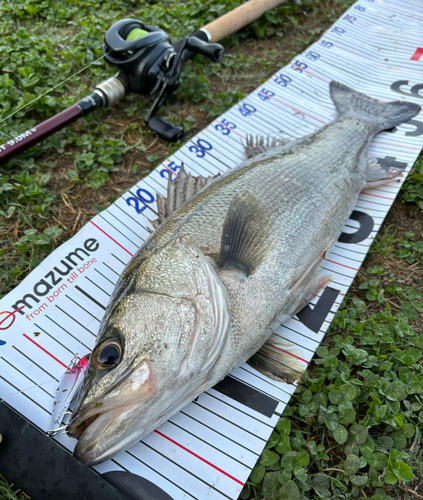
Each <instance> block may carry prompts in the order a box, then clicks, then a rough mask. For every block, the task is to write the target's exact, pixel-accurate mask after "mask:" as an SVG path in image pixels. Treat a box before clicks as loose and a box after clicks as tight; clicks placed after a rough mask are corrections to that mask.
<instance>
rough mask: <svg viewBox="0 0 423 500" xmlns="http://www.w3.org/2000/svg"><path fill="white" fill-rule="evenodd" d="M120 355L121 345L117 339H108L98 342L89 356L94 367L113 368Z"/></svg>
mask: <svg viewBox="0 0 423 500" xmlns="http://www.w3.org/2000/svg"><path fill="white" fill-rule="evenodd" d="M121 355H122V347H121V345H120V342H119V341H118V339H110V340H106V341H104V342H102V343H101V344H99V345H98V346H97V347H96V348H95V350H94V352H93V354H92V357H91V362H92V363H93V366H94V368H99V369H101V368H113V367H114V366H116V365H117V364H118V363H119V361H120V358H121Z"/></svg>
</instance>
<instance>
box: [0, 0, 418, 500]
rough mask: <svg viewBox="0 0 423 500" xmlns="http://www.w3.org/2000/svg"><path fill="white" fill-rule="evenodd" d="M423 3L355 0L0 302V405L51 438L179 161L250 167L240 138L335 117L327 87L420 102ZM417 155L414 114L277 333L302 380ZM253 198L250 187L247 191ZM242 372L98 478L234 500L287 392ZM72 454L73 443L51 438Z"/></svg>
mask: <svg viewBox="0 0 423 500" xmlns="http://www.w3.org/2000/svg"><path fill="white" fill-rule="evenodd" d="M422 70H423V3H422V2H421V0H402V1H400V0H360V1H359V2H357V3H356V4H354V5H353V6H352V7H351V8H350V9H349V10H348V11H347V13H346V14H344V15H343V16H342V17H341V18H340V19H339V20H338V21H337V22H336V23H335V24H334V25H333V26H332V27H331V28H330V29H329V30H328V31H327V32H326V33H325V34H324V35H323V37H322V38H321V39H320V40H319V41H318V42H316V43H315V44H313V45H312V46H311V47H310V48H309V49H307V50H306V51H305V52H304V53H303V54H301V55H299V56H297V57H296V58H294V59H293V60H292V62H291V63H290V64H289V65H287V66H286V67H284V68H283V69H281V70H280V71H278V72H277V73H276V74H275V75H274V76H273V77H272V78H270V80H268V81H267V82H266V83H264V84H263V85H261V86H260V87H259V88H258V89H257V90H256V91H254V92H253V93H252V94H250V95H249V96H248V97H246V98H245V99H244V100H242V101H241V102H239V103H238V104H237V105H236V106H234V107H233V108H232V109H230V110H229V111H228V112H226V113H224V114H223V115H222V116H221V117H219V118H218V119H216V120H214V121H213V122H212V123H211V124H210V125H209V126H208V127H207V128H206V129H205V130H203V131H202V132H200V133H199V134H198V135H197V136H195V137H194V138H192V139H191V140H190V141H189V142H188V143H187V144H185V145H184V146H183V147H182V148H181V149H179V151H177V152H176V153H175V154H174V155H173V156H171V157H170V158H169V159H167V160H166V161H165V162H164V163H163V164H161V165H160V166H159V167H157V169H156V170H155V171H153V172H152V173H151V174H150V175H149V176H148V177H146V178H145V179H143V180H142V181H141V182H139V183H138V184H137V185H136V186H134V187H133V188H132V189H131V190H129V191H128V192H127V193H125V195H123V196H122V197H121V198H120V199H119V200H117V201H116V202H115V203H114V204H113V205H111V206H110V207H109V208H108V209H107V210H105V211H103V212H101V214H99V215H97V216H96V217H95V218H94V219H93V220H92V221H90V222H89V223H88V224H87V225H86V226H85V227H84V228H83V229H82V230H81V231H80V232H79V233H78V234H77V235H76V236H74V237H73V238H72V239H71V240H69V241H68V242H67V243H65V244H63V245H62V246H61V247H60V248H58V249H57V250H56V251H54V252H53V253H52V254H51V255H50V256H49V257H48V258H47V259H45V260H44V262H43V263H41V264H40V265H39V266H38V267H37V269H35V271H33V272H32V273H31V274H30V275H29V276H28V277H27V278H26V279H25V280H24V281H23V282H22V283H21V284H20V285H19V286H18V287H17V288H16V289H15V290H13V292H11V293H10V294H9V295H8V296H6V297H5V298H4V299H3V300H1V301H0V397H1V398H2V399H3V400H4V401H5V402H7V403H8V404H9V405H11V406H12V407H13V408H14V409H16V410H17V411H18V412H20V413H21V414H22V415H23V416H25V417H26V418H28V419H29V420H30V421H31V422H33V423H34V425H36V426H37V427H38V428H39V429H41V430H42V431H44V432H46V431H47V430H49V429H51V425H52V424H51V415H52V411H53V398H54V395H55V391H56V389H57V387H58V384H59V380H60V379H61V377H62V375H63V374H64V372H65V371H66V368H67V367H68V366H69V365H70V363H71V360H72V359H73V358H74V357H75V355H77V356H79V357H83V356H85V355H86V354H88V353H89V352H91V350H92V348H93V346H94V343H95V338H96V334H97V331H98V327H99V324H100V321H101V319H102V317H103V315H104V311H105V309H106V306H107V304H108V302H109V298H110V296H111V294H112V291H113V289H114V286H115V283H116V282H117V280H118V278H119V276H120V274H121V273H122V271H123V270H124V268H125V266H126V264H127V263H128V262H129V261H130V259H131V257H132V256H133V255H134V254H135V253H136V251H137V249H138V248H139V247H140V246H141V245H142V244H143V243H144V241H145V240H146V239H147V238H148V237H149V229H150V230H153V227H152V225H151V223H150V222H149V220H154V219H157V204H156V194H159V195H161V196H166V189H167V182H168V178H169V176H172V179H174V178H176V176H175V175H174V174H177V173H178V172H179V170H180V168H181V164H182V163H184V165H185V168H186V170H187V171H188V172H191V173H192V174H193V175H195V176H196V175H202V176H206V177H208V176H214V175H216V174H218V173H221V174H223V173H225V172H227V171H228V170H230V169H232V168H234V167H237V166H238V165H240V164H241V163H242V162H243V160H244V145H245V143H246V137H247V135H248V134H253V135H261V136H269V137H283V138H286V139H297V138H299V137H302V136H304V135H307V134H310V133H313V132H315V131H316V130H317V129H319V128H320V127H323V126H324V125H326V124H327V123H329V122H331V121H332V120H334V119H335V118H336V111H335V106H334V104H333V102H332V100H331V99H330V97H329V82H330V81H331V80H336V81H338V82H340V83H343V84H345V85H348V86H349V87H351V88H353V89H354V90H357V91H359V92H362V93H364V94H366V95H368V96H370V97H373V98H377V99H379V100H381V101H395V100H404V101H405V100H406V101H410V102H414V103H416V104H423V83H422V82H423V74H422ZM422 146H423V117H422V113H420V114H419V115H418V116H416V117H415V118H413V119H412V120H410V121H409V122H407V123H405V124H402V125H400V126H399V127H397V128H396V129H394V130H392V131H389V132H383V133H380V134H378V135H377V136H376V138H375V140H374V141H373V142H372V143H371V146H370V149H369V151H370V153H371V154H372V155H373V156H375V157H376V158H377V160H378V161H379V162H380V163H381V164H382V165H384V166H386V167H392V168H396V169H403V170H404V171H405V174H404V175H403V176H402V177H401V178H400V182H393V183H392V184H390V185H388V186H382V187H379V188H377V189H370V190H366V191H364V192H362V193H361V194H360V196H359V199H358V202H357V205H356V207H355V210H354V212H353V213H352V214H351V218H350V220H349V221H348V223H347V225H346V227H345V229H344V232H343V233H342V234H341V236H340V238H339V240H338V242H337V243H336V244H335V246H334V247H333V249H332V251H331V253H330V254H329V255H328V256H327V258H326V259H325V260H324V261H323V264H322V266H321V272H322V274H327V273H330V274H332V275H333V277H334V279H333V281H332V282H331V284H330V286H329V287H328V288H326V289H325V290H324V292H322V293H321V294H320V296H318V297H316V298H315V300H314V301H313V302H312V304H310V305H309V306H307V307H306V308H305V309H303V311H301V313H299V314H298V315H297V316H296V317H294V318H291V319H289V320H288V321H286V322H285V323H284V324H283V325H280V326H279V327H278V328H276V330H275V333H276V334H277V335H279V336H280V337H281V338H283V339H284V342H286V346H287V351H288V352H289V353H290V354H291V356H292V358H293V363H294V362H295V363H294V365H295V367H299V368H298V370H299V371H303V370H304V369H305V368H306V367H307V364H308V363H309V361H310V360H311V358H312V357H313V355H314V352H315V350H316V348H317V346H318V345H319V343H320V342H321V340H322V338H323V336H324V335H325V332H326V331H327V329H328V327H329V324H330V322H331V320H332V318H333V316H334V314H335V313H336V310H337V308H338V307H339V305H340V304H341V302H342V300H343V297H344V295H345V294H346V292H347V290H348V288H349V286H350V285H351V283H352V281H353V279H354V277H355V275H356V273H357V271H358V269H359V268H360V265H361V263H362V262H363V260H364V258H365V256H366V254H367V251H368V249H369V247H370V245H371V243H372V241H373V239H374V237H375V236H376V234H377V231H378V230H379V228H380V226H381V224H382V221H383V219H384V217H385V216H386V214H387V212H388V210H389V208H390V206H391V205H392V203H393V201H394V199H395V196H396V195H397V193H398V191H399V189H400V186H401V183H402V182H404V180H405V177H406V173H407V172H409V170H410V169H411V167H412V165H413V163H414V161H415V160H416V158H417V156H418V154H419V152H420V150H421V148H422ZM252 190H253V192H254V186H252ZM295 388H296V387H295V385H294V384H288V383H283V382H276V381H274V380H271V379H268V378H266V377H265V376H263V375H262V374H260V373H259V372H257V371H256V370H254V369H253V368H251V367H250V366H248V365H243V366H241V367H240V368H238V369H236V370H235V371H234V372H233V373H231V374H230V375H229V376H227V377H226V378H225V379H224V380H223V381H222V382H220V383H219V384H217V385H216V386H215V387H213V388H212V389H209V390H208V391H206V392H205V393H203V394H201V395H200V396H199V397H198V398H197V399H196V400H195V401H193V402H192V403H190V404H189V405H188V406H186V407H185V408H184V409H183V410H182V411H180V412H179V413H178V414H176V415H175V416H173V417H172V418H171V419H170V420H169V421H168V422H166V423H164V424H163V425H162V426H161V427H160V428H158V429H157V430H156V431H154V432H152V433H151V434H150V435H148V436H147V437H146V438H145V439H144V440H143V441H141V442H140V443H138V444H136V445H135V446H133V447H132V448H130V449H129V450H128V451H125V452H121V453H119V454H118V455H117V456H115V457H114V459H112V460H108V461H107V462H104V463H102V464H100V465H98V466H96V467H95V469H96V470H97V471H98V472H99V473H105V472H107V471H114V470H117V471H125V470H126V471H130V472H132V473H134V474H137V475H139V476H142V477H145V478H147V479H149V480H150V481H152V482H153V483H155V484H156V485H157V486H159V487H160V488H162V489H163V490H164V491H166V492H167V493H168V494H169V495H170V496H171V497H172V498H173V499H174V500H180V499H199V500H205V499H209V500H224V499H236V498H237V497H238V495H239V493H240V491H241V489H242V487H243V485H244V483H245V482H246V481H247V478H248V476H249V474H250V471H251V469H252V468H253V467H254V465H255V464H256V462H257V460H258V458H259V456H260V454H261V452H262V450H263V448H264V446H265V444H266V441H267V439H268V438H269V436H270V434H271V432H272V431H273V428H274V426H275V424H276V423H277V421H278V419H279V417H280V415H281V414H282V412H283V410H284V407H285V405H286V404H287V403H288V401H289V399H290V397H291V395H292V394H293V392H294V391H295ZM55 439H56V440H57V441H58V443H60V444H61V445H62V446H64V447H65V448H67V449H69V450H72V449H73V448H74V446H75V444H76V440H73V439H70V438H68V437H67V436H66V435H61V436H57V437H56V438H55Z"/></svg>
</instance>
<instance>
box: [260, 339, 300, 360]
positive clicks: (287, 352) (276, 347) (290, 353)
mask: <svg viewBox="0 0 423 500" xmlns="http://www.w3.org/2000/svg"><path fill="white" fill-rule="evenodd" d="M266 344H268V345H271V346H272V347H274V348H275V349H279V351H282V352H284V353H285V354H289V355H290V356H292V357H293V358H297V359H299V360H300V361H304V363H307V364H308V361H307V360H305V359H303V358H300V357H299V356H296V355H295V354H292V352H289V351H285V349H281V348H280V347H278V346H277V345H275V344H271V343H270V342H266Z"/></svg>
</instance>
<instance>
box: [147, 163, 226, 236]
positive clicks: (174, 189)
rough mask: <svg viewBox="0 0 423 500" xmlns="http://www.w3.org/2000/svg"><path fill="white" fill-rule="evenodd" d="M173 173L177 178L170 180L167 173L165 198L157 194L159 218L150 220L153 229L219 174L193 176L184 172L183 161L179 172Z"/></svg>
mask: <svg viewBox="0 0 423 500" xmlns="http://www.w3.org/2000/svg"><path fill="white" fill-rule="evenodd" d="M173 175H177V178H176V179H175V180H174V181H173V182H172V181H171V177H172V175H169V180H168V183H167V198H164V197H163V196H159V195H157V209H158V213H159V218H158V219H156V220H154V221H150V222H151V224H152V225H153V227H154V229H158V228H159V227H160V226H161V225H162V224H163V222H164V221H165V220H167V219H168V218H169V217H170V216H171V215H172V214H173V213H174V212H176V210H178V208H180V207H181V206H182V205H183V204H184V203H186V202H187V201H189V200H191V199H192V198H194V196H195V195H197V194H198V193H199V192H200V191H201V190H202V189H203V188H204V187H205V186H207V185H208V184H210V183H211V182H213V181H214V180H215V179H217V178H218V177H219V176H220V174H217V175H215V176H214V177H202V176H201V175H199V176H198V177H194V176H193V175H191V174H190V173H189V174H187V173H186V171H185V168H184V164H183V163H182V165H181V170H180V171H179V173H178V174H176V173H173Z"/></svg>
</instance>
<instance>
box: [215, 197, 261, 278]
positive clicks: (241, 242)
mask: <svg viewBox="0 0 423 500" xmlns="http://www.w3.org/2000/svg"><path fill="white" fill-rule="evenodd" d="M269 233H270V220H269V217H268V214H267V212H266V210H265V208H264V207H263V205H262V204H261V203H260V202H259V201H258V200H257V199H256V198H255V197H254V196H253V195H252V194H251V193H250V192H249V191H243V192H241V193H238V194H237V195H236V196H235V197H234V198H233V200H232V201H231V204H230V205H229V209H228V213H227V214H226V219H225V222H224V224H223V231H222V242H221V247H220V260H219V265H220V266H221V267H224V266H228V265H229V266H236V267H239V268H241V269H242V270H244V271H245V272H246V273H247V274H250V273H252V272H253V271H254V269H256V268H257V267H258V266H259V264H260V262H261V261H262V260H263V258H264V255H265V252H266V250H267V247H268V242H269Z"/></svg>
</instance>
